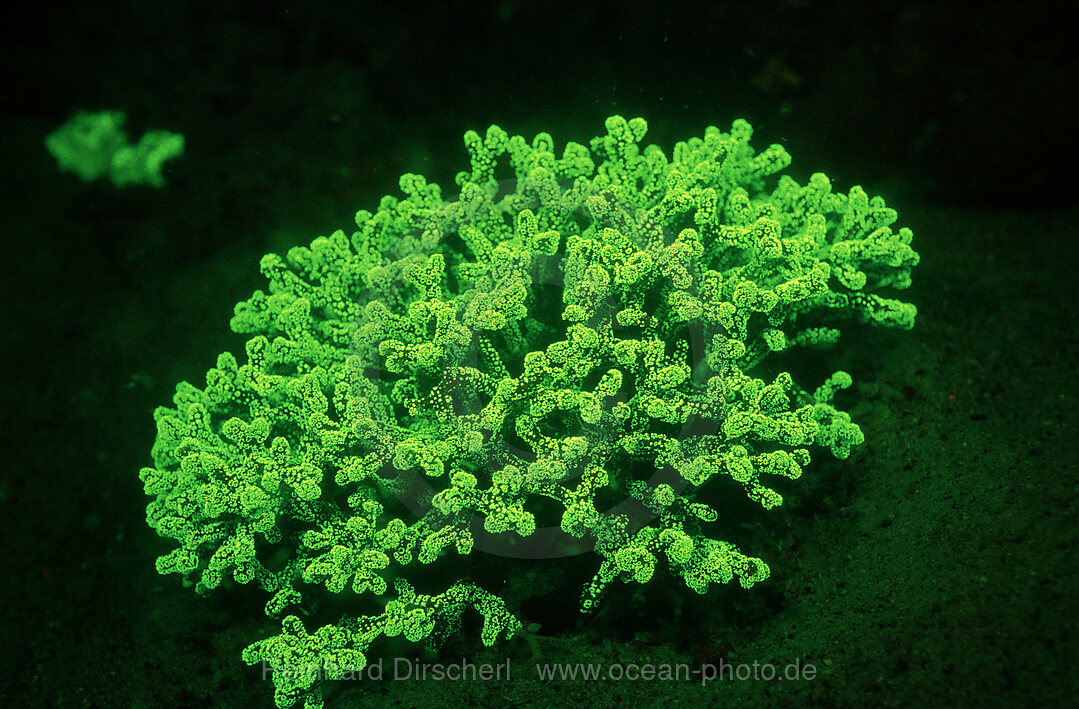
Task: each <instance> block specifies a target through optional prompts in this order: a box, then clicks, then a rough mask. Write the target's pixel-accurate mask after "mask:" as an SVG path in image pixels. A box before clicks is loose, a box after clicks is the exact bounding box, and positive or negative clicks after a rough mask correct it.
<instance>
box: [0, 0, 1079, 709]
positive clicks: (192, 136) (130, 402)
mask: <svg viewBox="0 0 1079 709" xmlns="http://www.w3.org/2000/svg"><path fill="white" fill-rule="evenodd" d="M1068 9H1069V6H1068V5H1067V4H1055V3H1034V2H1025V3H992V4H976V3H898V2H887V3H868V2H867V3H821V2H810V1H808V0H791V1H789V2H776V3H747V4H719V3H717V4H709V5H705V6H695V5H687V4H683V3H678V2H665V3H655V4H651V3H614V2H596V3H570V4H560V3H527V2H511V1H506V2H499V3H476V4H468V5H462V4H451V3H437V4H436V3H429V4H428V3H417V2H401V3H393V4H389V3H387V4H380V5H373V4H369V3H352V4H348V8H347V9H342V8H339V7H336V6H335V4H332V3H286V2H274V1H270V2H227V1H226V2H191V3H168V4H167V3H140V2H103V3H78V4H56V5H44V4H38V5H33V6H29V5H26V6H22V7H20V8H19V9H16V10H9V11H7V12H8V14H7V16H6V17H5V20H4V24H3V30H2V32H3V33H4V36H3V37H2V39H3V41H2V43H0V76H2V77H3V86H4V90H3V92H2V93H0V112H2V113H0V136H2V143H0V145H2V147H3V153H2V154H3V160H4V165H3V167H4V169H3V171H2V178H0V180H2V184H0V199H2V200H3V201H2V206H3V218H4V222H3V232H2V233H3V234H4V236H5V239H4V243H6V244H7V246H6V247H5V249H6V258H5V265H4V269H3V278H2V282H3V305H2V308H0V310H2V316H0V317H2V318H3V319H2V322H0V328H2V332H3V333H4V334H5V335H6V337H5V338H4V342H3V348H4V349H3V352H4V362H5V365H6V366H5V367H4V369H5V371H6V374H7V377H6V381H5V384H4V391H5V407H4V411H5V413H6V416H5V420H4V425H3V426H2V428H0V430H2V435H3V438H2V440H0V445H2V448H0V450H2V451H3V468H2V469H0V514H2V515H3V520H4V525H3V532H4V537H3V539H4V545H3V552H2V554H3V556H2V557H0V559H2V568H3V571H4V577H3V579H4V580H3V584H2V585H0V588H2V591H3V604H2V608H3V611H2V613H3V616H2V619H3V630H4V639H5V642H4V643H3V644H2V645H0V648H2V653H3V654H2V655H0V658H2V661H3V666H4V667H5V668H6V672H7V677H6V679H5V681H4V682H3V684H2V685H0V703H3V704H5V705H7V706H65V707H67V706H95V707H96V706H113V705H119V706H218V705H221V706H227V705H230V704H231V705H246V706H258V705H269V704H270V694H271V688H270V686H269V683H268V682H264V681H261V680H260V678H259V675H258V671H257V670H255V669H252V668H248V667H246V666H245V665H243V664H242V662H241V661H240V658H239V653H240V649H241V648H242V647H244V646H245V645H246V644H247V643H249V642H251V641H253V640H255V639H258V638H261V637H264V636H265V635H266V634H268V633H269V632H272V631H274V629H275V627H276V626H275V624H274V623H273V622H272V621H270V620H268V619H267V618H265V616H263V615H262V614H261V610H260V605H261V603H260V601H259V599H258V597H257V595H256V594H252V593H249V592H247V591H246V590H244V589H240V590H236V591H232V592H229V591H224V590H221V591H219V592H217V593H215V594H214V595H213V596H211V597H209V598H206V599H201V598H198V597H196V596H195V595H194V594H193V593H192V592H191V591H190V590H188V589H184V588H182V587H181V585H180V583H179V580H178V579H177V578H176V577H160V576H158V575H157V574H156V572H155V571H154V566H153V561H154V558H155V557H156V556H157V555H158V554H160V553H163V552H164V551H165V550H167V549H168V548H169V547H168V545H167V544H166V543H165V542H163V541H161V540H159V539H157V538H156V537H155V536H154V534H153V532H152V531H151V530H150V529H149V528H148V527H147V526H146V525H145V524H144V521H143V514H144V513H143V508H144V505H145V502H146V500H145V498H144V496H143V494H142V488H141V484H140V483H139V480H138V477H137V472H138V469H139V468H140V467H141V466H143V465H146V464H149V462H150V458H149V451H150V446H151V444H152V442H153V437H154V428H153V422H152V419H151V412H152V410H153V408H154V407H155V406H157V405H159V404H163V403H167V402H168V401H169V399H170V397H171V393H172V388H173V386H174V384H175V383H176V382H177V381H179V380H182V379H190V380H192V381H194V382H196V383H198V382H200V381H201V378H202V376H203V375H204V372H205V370H206V368H207V367H208V366H210V365H212V364H213V362H214V359H215V357H216V355H217V353H219V352H221V351H223V350H226V349H230V350H233V351H240V350H241V348H242V341H243V338H242V337H240V336H238V335H233V334H231V333H230V332H229V330H228V327H227V324H228V318H229V316H230V314H231V308H232V305H233V303H235V302H236V301H237V300H240V299H242V298H245V297H247V296H248V295H249V294H250V292H251V291H252V290H254V289H255V288H259V287H262V285H263V281H262V278H261V276H260V275H259V274H258V270H257V263H258V259H259V257H260V256H261V255H262V254H263V253H265V252H267V251H279V250H283V249H287V248H288V247H289V246H292V245H294V244H300V243H306V242H308V241H310V240H311V239H312V238H313V237H315V236H317V235H319V234H327V233H329V232H331V231H333V230H335V229H337V228H344V229H346V230H348V229H349V228H350V225H351V221H352V216H353V214H354V213H355V211H356V210H357V209H360V208H369V209H370V208H373V207H374V206H375V205H377V200H378V198H379V196H380V195H382V194H386V193H396V189H397V185H396V181H397V177H398V175H400V174H401V173H402V172H421V173H424V174H425V175H427V176H428V178H429V179H431V180H435V181H438V182H440V183H442V184H444V185H447V186H448V185H450V184H452V177H453V175H454V173H455V172H456V171H457V170H459V169H461V168H462V167H463V166H464V165H465V164H466V156H465V152H464V150H463V147H462V145H461V138H460V137H461V134H462V133H463V132H464V131H465V130H466V129H469V128H475V129H482V128H484V127H486V126H487V125H489V124H490V123H493V122H496V123H498V124H499V125H501V126H502V127H504V128H506V129H507V130H509V131H510V132H511V133H522V134H525V135H532V134H534V133H535V132H537V131H540V130H545V131H548V132H550V133H551V134H552V135H553V136H554V138H555V140H556V142H557V143H558V144H561V143H564V142H565V141H566V140H578V141H582V142H583V141H585V140H587V138H589V137H591V136H593V135H595V134H597V133H601V132H602V122H603V119H604V118H605V117H606V116H608V115H610V114H612V113H620V114H622V115H625V116H627V117H630V116H637V115H640V116H644V117H646V118H647V119H648V121H649V125H650V132H649V136H648V138H647V139H646V142H656V143H659V144H660V145H665V146H670V145H671V144H672V143H673V142H674V141H675V140H679V139H683V138H686V137H688V136H690V135H700V134H701V132H702V131H703V129H704V127H705V126H706V125H713V124H714V125H718V126H720V127H721V128H723V127H726V126H729V124H730V122H731V120H733V119H734V118H738V117H744V118H746V119H748V120H749V121H750V122H751V123H752V124H753V125H754V127H755V129H756V134H755V135H756V137H755V139H754V143H755V145H757V146H758V147H763V146H766V145H767V144H769V143H772V142H778V143H782V144H783V145H785V146H786V147H787V149H788V150H789V151H790V152H791V154H792V155H793V156H794V163H793V165H792V166H791V167H790V168H789V170H788V172H789V174H791V175H792V176H794V177H795V178H796V179H798V180H800V181H804V180H805V179H806V178H807V177H808V176H809V174H811V173H813V172H816V171H824V172H827V173H828V175H829V176H830V177H831V178H832V180H833V183H834V184H835V185H836V186H837V187H838V188H840V189H843V190H846V189H847V188H849V186H850V185H852V184H861V185H863V186H864V187H865V188H866V190H867V191H868V192H869V193H870V194H882V195H884V196H885V197H886V199H887V200H888V202H889V204H890V205H892V206H894V207H896V208H897V209H898V210H899V213H900V224H901V225H905V226H910V227H911V228H912V229H913V230H914V232H915V235H916V236H915V246H916V248H917V249H918V250H919V251H920V253H921V255H922V265H921V266H919V267H918V268H917V269H916V270H915V273H914V280H915V285H914V287H913V288H912V289H911V290H910V291H908V294H909V298H910V299H911V300H912V301H913V302H915V303H916V304H917V305H918V308H919V322H918V325H917V327H916V329H915V330H914V331H913V332H910V333H861V334H860V335H859V336H857V337H854V338H851V339H849V341H846V342H844V343H843V344H842V345H841V346H840V347H838V348H837V349H836V350H835V351H834V352H831V353H829V355H828V358H829V359H828V360H827V362H826V364H827V365H828V366H830V367H832V368H839V367H842V368H845V369H847V370H848V371H850V372H851V373H852V374H853V375H854V377H855V380H856V382H857V385H856V387H855V389H854V390H853V391H852V392H851V393H850V395H849V397H848V399H847V402H846V403H847V405H848V406H849V407H850V410H851V411H852V413H853V415H854V417H855V420H856V421H857V422H858V423H859V424H860V425H861V426H862V427H863V430H864V431H865V433H866V436H867V439H868V441H867V444H866V445H865V446H863V447H862V448H861V449H859V450H858V451H857V453H856V454H855V455H853V456H852V457H851V458H850V459H849V460H847V461H845V462H836V461H828V460H826V459H825V457H824V456H819V461H818V462H816V463H815V464H814V466H813V467H812V468H811V469H810V470H809V471H808V473H807V475H806V476H805V477H804V478H803V480H802V481H799V483H798V485H796V486H792V488H791V494H790V495H789V496H788V503H787V504H786V505H785V506H784V507H783V508H781V509H780V510H777V511H774V512H772V513H769V514H757V515H750V516H747V518H746V520H745V523H744V526H743V529H744V535H745V537H744V541H745V544H744V545H743V548H748V549H751V550H752V551H753V553H756V554H758V555H760V556H763V557H765V558H766V559H767V560H768V561H769V563H770V564H771V566H772V569H773V576H772V578H771V579H769V581H768V582H767V583H766V584H764V585H762V586H760V587H758V588H754V589H752V590H751V591H741V590H740V589H717V590H714V591H713V592H711V593H709V594H708V595H707V596H705V597H696V596H694V597H687V592H685V589H684V588H683V589H681V591H679V588H678V586H679V585H678V584H668V585H666V586H665V585H664V583H663V581H661V580H658V579H657V580H656V581H653V582H652V583H650V584H648V585H647V586H646V587H644V588H643V589H640V588H638V587H636V586H633V587H630V586H626V587H623V588H620V589H616V590H615V591H613V592H612V594H611V597H610V598H609V599H608V600H607V603H606V604H605V606H604V609H603V610H601V611H600V612H599V613H597V614H596V615H595V616H589V617H584V616H580V615H579V614H577V613H576V610H575V605H576V597H575V593H576V591H574V592H573V593H574V595H573V596H572V597H571V596H568V595H567V593H568V591H567V589H577V588H579V586H580V582H581V581H582V579H580V578H576V577H574V575H573V573H571V572H569V571H566V570H565V569H563V568H559V567H558V566H557V564H548V565H546V566H543V565H541V566H539V567H537V568H536V569H535V570H532V571H529V572H527V573H525V574H524V575H522V576H520V577H518V578H517V579H516V580H515V581H512V582H511V583H510V584H509V585H508V586H507V587H506V588H505V589H504V590H503V593H504V595H506V596H507V597H508V598H509V599H510V600H511V604H512V605H513V606H514V608H515V609H516V610H518V611H519V612H520V613H521V614H522V615H524V616H525V619H526V620H527V621H529V622H532V623H538V624H540V626H541V627H540V628H539V630H538V631H537V632H535V633H533V634H532V635H530V636H528V637H527V638H524V639H522V638H516V639H514V640H512V641H509V642H506V643H502V644H500V645H497V646H495V647H494V648H491V649H483V648H481V647H480V646H479V645H478V642H476V641H475V638H474V637H471V638H470V637H462V638H459V639H457V640H455V641H453V642H452V643H451V644H450V646H449V647H447V648H446V649H444V650H443V655H441V656H433V655H432V656H426V657H427V658H428V661H435V660H437V659H438V658H439V657H441V658H442V659H443V660H444V661H445V660H446V659H447V658H449V659H453V658H460V657H468V658H470V659H472V660H474V661H477V662H479V661H492V662H503V661H505V659H506V658H510V659H511V660H512V662H513V668H514V676H513V679H512V680H510V681H508V682H494V683H490V682H458V683H452V682H414V681H397V682H394V681H383V682H367V683H341V685H339V686H337V687H335V688H334V689H333V691H332V694H333V695H335V696H334V697H333V699H334V700H335V701H337V702H338V704H339V705H340V706H353V705H362V704H378V705H380V706H419V705H424V704H427V703H440V704H449V705H456V704H463V703H474V704H479V705H499V706H527V705H533V704H542V705H571V704H572V705H596V706H606V705H619V706H621V705H625V704H627V703H634V704H636V705H639V706H652V705H659V704H661V703H662V704H666V703H668V702H709V703H714V704H724V705H727V704H730V705H738V706H755V705H760V704H761V703H762V702H764V701H769V702H776V703H777V704H779V705H781V706H800V705H805V704H811V703H812V704H819V705H825V706H827V705H835V706H852V705H858V706H863V705H867V704H875V705H885V706H895V705H901V706H908V705H929V704H938V705H949V706H983V705H993V706H997V705H1013V706H1033V705H1038V706H1067V705H1073V706H1074V705H1076V701H1077V700H1076V699H1075V697H1076V696H1077V690H1079V687H1077V682H1076V679H1075V677H1076V674H1075V672H1074V670H1075V666H1076V663H1075V660H1076V659H1077V654H1079V653H1077V652H1076V641H1077V630H1079V629H1077V615H1076V598H1077V596H1079V584H1077V574H1076V565H1077V558H1076V553H1075V549H1076V548H1077V545H1079V539H1077V536H1079V535H1077V531H1076V530H1077V529H1079V526H1077V524H1076V518H1075V513H1076V505H1075V494H1076V469H1075V468H1076V463H1075V452H1076V445H1075V438H1076V435H1077V433H1076V416H1075V406H1076V394H1077V392H1076V388H1077V387H1076V384H1075V379H1076V376H1077V367H1076V356H1075V355H1076V342H1077V336H1076V325H1077V317H1076V306H1077V303H1076V298H1075V292H1076V288H1075V285H1074V284H1075V280H1076V277H1077V276H1076V266H1077V259H1076V248H1075V242H1076V224H1077V223H1079V204H1077V199H1076V194H1077V193H1076V188H1077V185H1076V179H1075V171H1076V145H1077V142H1076V140H1075V132H1074V130H1075V129H1074V125H1075V119H1076V111H1075V107H1076V105H1077V101H1076V98H1077V96H1076V76H1077V75H1079V66H1077V64H1079V62H1077V54H1076V51H1075V49H1074V38H1073V36H1072V24H1071V23H1070V22H1069V21H1068V20H1067V18H1068V17H1070V16H1071V13H1069V12H1068ZM79 109H88V110H100V109H119V110H124V111H126V112H127V114H128V127H129V130H130V131H131V133H132V134H134V135H138V134H140V133H141V132H142V131H143V130H146V129H154V128H162V129H167V130H172V131H175V132H179V133H182V134H184V136H185V137H186V139H187V153H186V155H185V156H184V157H183V158H181V159H179V160H176V161H174V162H172V163H169V164H168V168H167V170H166V173H167V182H168V186H167V187H165V188H163V189H160V190H156V189H152V188H127V189H123V190H118V189H115V188H113V187H112V186H110V185H108V184H106V183H93V184H84V183H82V182H80V181H79V180H78V178H76V177H74V176H73V175H71V174H67V173H60V172H59V171H58V170H57V168H56V164H55V161H54V160H53V159H52V158H51V157H50V156H49V154H48V153H47V152H46V151H45V149H44V147H43V143H42V140H43V138H44V136H45V135H46V134H48V133H49V132H51V131H52V130H54V129H55V128H56V127H58V126H59V125H60V124H62V123H63V122H64V121H65V120H66V119H67V118H68V117H69V115H70V114H71V113H72V112H73V111H75V110H79ZM747 514H748V513H747ZM690 595H692V594H690ZM384 649H385V652H386V653H387V656H388V657H392V656H393V655H394V654H395V653H396V654H405V655H407V656H410V657H411V656H416V657H421V658H422V657H425V656H423V655H422V654H421V651H420V649H419V648H417V647H410V646H394V645H393V644H392V643H389V644H387V645H386V646H385V648H384ZM721 658H725V659H726V660H727V661H729V662H732V663H752V662H753V661H758V662H762V663H764V662H772V663H776V664H778V665H780V666H783V665H784V664H786V663H787V662H792V661H795V660H798V661H800V662H802V663H812V664H813V665H814V666H815V667H816V668H817V670H818V672H817V676H816V678H815V679H814V680H813V681H807V682H786V683H784V682H766V681H752V680H750V681H744V682H714V683H711V684H708V685H707V686H703V687H702V686H700V684H699V683H696V682H661V681H620V682H616V681H606V682H585V681H577V682H573V681H555V682H539V681H536V680H535V679H534V671H533V669H532V668H533V665H534V664H535V663H536V662H537V661H539V662H548V663H555V662H588V663H599V664H608V663H613V662H622V663H644V662H686V663H690V664H694V665H695V664H699V663H702V662H719V661H720V659H721Z"/></svg>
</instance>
